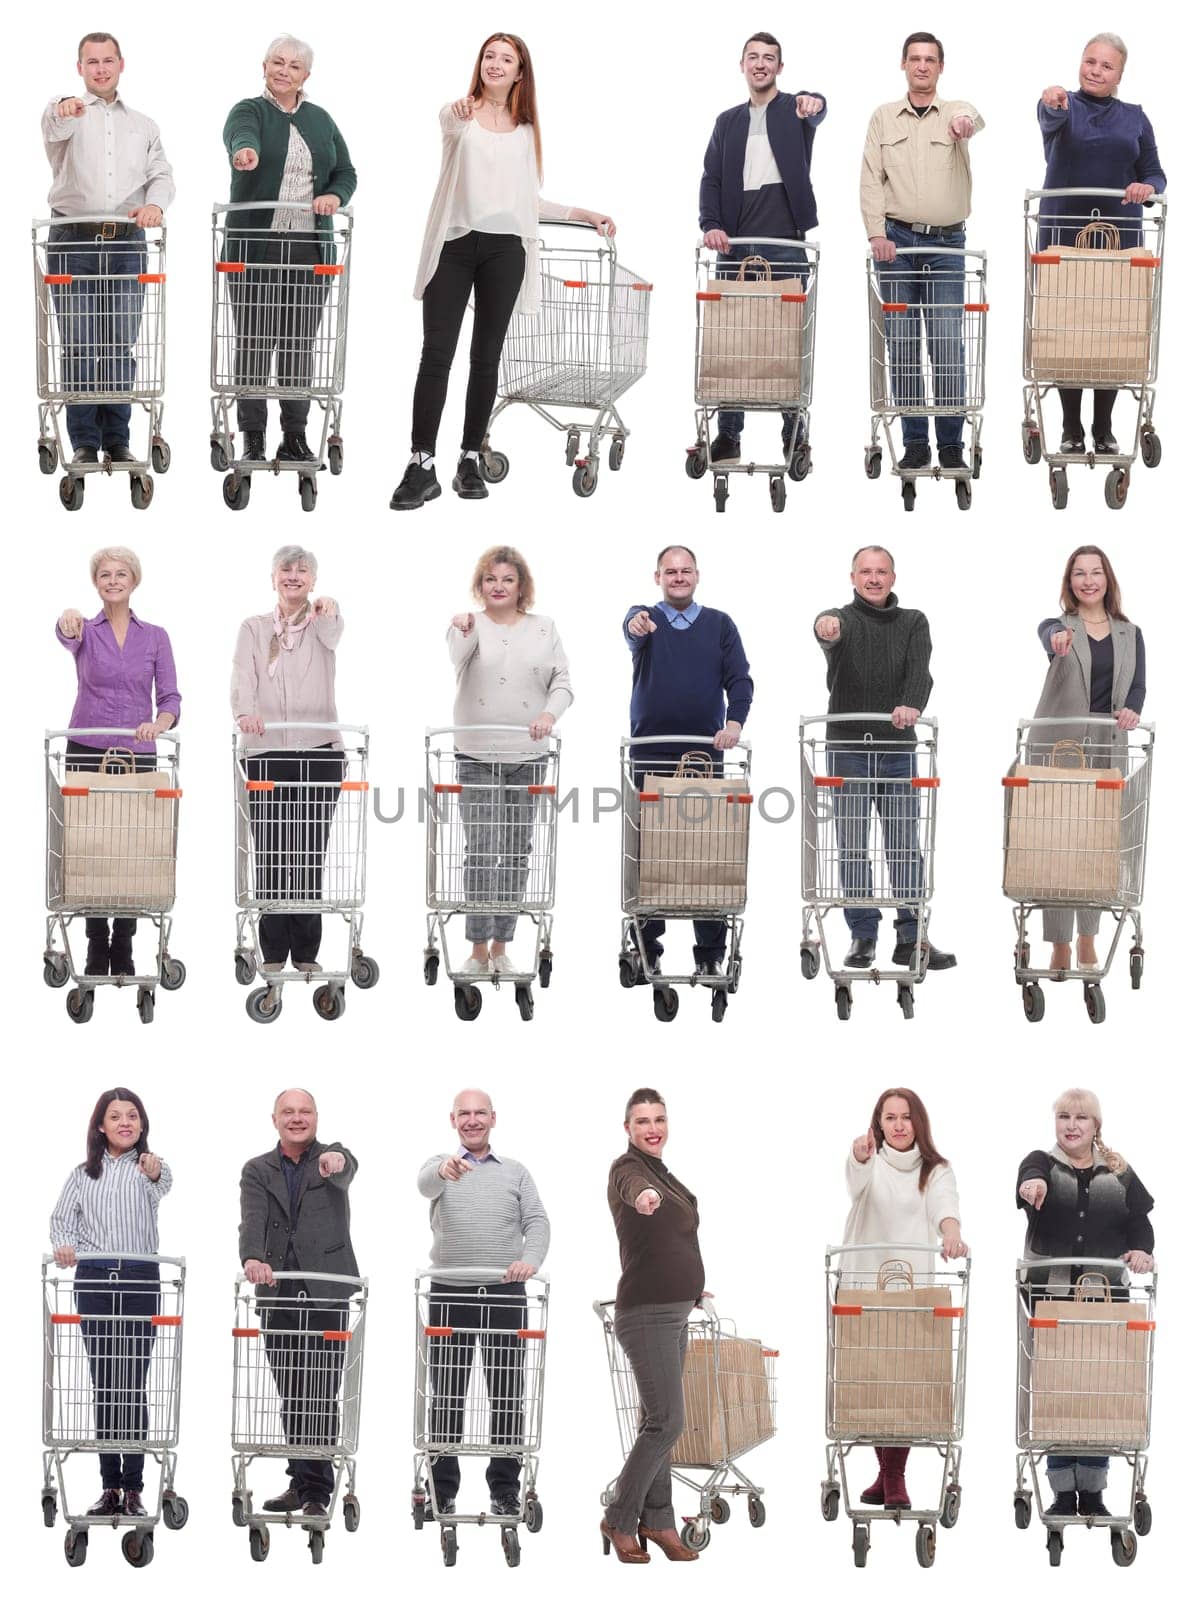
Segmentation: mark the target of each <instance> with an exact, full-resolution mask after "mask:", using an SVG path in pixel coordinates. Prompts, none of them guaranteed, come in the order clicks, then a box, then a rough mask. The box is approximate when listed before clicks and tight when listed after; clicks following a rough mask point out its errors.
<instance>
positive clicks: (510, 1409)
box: [428, 1283, 528, 1506]
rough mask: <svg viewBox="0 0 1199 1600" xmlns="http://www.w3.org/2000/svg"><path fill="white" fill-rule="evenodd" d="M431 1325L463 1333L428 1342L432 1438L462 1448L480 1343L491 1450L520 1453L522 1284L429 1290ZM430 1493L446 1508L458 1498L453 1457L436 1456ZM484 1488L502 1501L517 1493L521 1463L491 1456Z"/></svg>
mask: <svg viewBox="0 0 1199 1600" xmlns="http://www.w3.org/2000/svg"><path fill="white" fill-rule="evenodd" d="M429 1322H430V1326H431V1327H435V1328H437V1327H440V1328H455V1329H461V1330H462V1331H461V1332H456V1333H452V1334H450V1335H449V1336H448V1337H447V1336H446V1335H444V1334H442V1335H432V1336H430V1338H429V1344H428V1349H429V1390H430V1406H429V1425H428V1426H429V1438H430V1439H431V1440H434V1441H436V1442H437V1443H439V1444H461V1442H462V1427H463V1412H464V1410H465V1404H466V1391H467V1388H468V1386H469V1384H470V1374H471V1368H472V1367H473V1366H474V1360H475V1344H476V1341H477V1342H478V1347H479V1354H480V1358H481V1360H482V1362H483V1376H484V1377H485V1379H486V1380H487V1399H488V1410H489V1412H490V1417H491V1428H490V1442H491V1444H492V1445H506V1446H510V1447H515V1446H516V1445H518V1444H519V1442H520V1440H521V1439H522V1438H523V1436H524V1431H525V1429H524V1392H525V1366H524V1363H525V1352H524V1343H525V1342H524V1340H523V1339H518V1338H517V1337H516V1330H517V1329H519V1328H524V1327H526V1326H527V1324H528V1306H527V1304H526V1299H525V1286H524V1284H523V1283H492V1284H480V1285H473V1284H453V1283H431V1284H430V1285H429ZM431 1459H432V1464H433V1487H434V1489H435V1491H436V1497H437V1504H438V1505H439V1506H443V1505H444V1504H445V1502H446V1501H447V1500H453V1499H455V1498H456V1496H457V1494H458V1484H459V1481H460V1479H461V1472H460V1469H459V1464H458V1457H457V1456H456V1455H449V1456H436V1455H435V1456H432V1457H431ZM487 1487H488V1488H489V1489H490V1490H491V1493H492V1494H493V1495H494V1496H495V1497H497V1498H501V1497H504V1498H506V1497H507V1496H509V1495H517V1494H519V1493H520V1457H519V1456H517V1455H508V1456H492V1458H491V1460H490V1461H489V1462H488V1464H487Z"/></svg>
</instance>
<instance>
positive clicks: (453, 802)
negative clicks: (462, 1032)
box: [422, 723, 562, 1022]
mask: <svg viewBox="0 0 1199 1600" xmlns="http://www.w3.org/2000/svg"><path fill="white" fill-rule="evenodd" d="M561 750H562V741H561V740H560V739H559V738H558V737H557V736H556V735H555V734H547V735H546V736H545V737H544V738H541V739H531V738H530V737H529V729H528V725H527V724H526V725H523V726H515V725H511V724H507V723H496V724H486V725H484V724H479V725H475V726H469V727H460V728H454V727H449V728H429V729H428V730H427V731H426V733H425V792H424V796H423V799H422V803H423V805H424V808H425V822H426V831H425V841H426V858H425V905H426V907H427V910H428V915H427V917H426V921H425V949H424V972H425V982H426V983H427V984H428V985H429V986H430V987H432V985H434V984H435V983H436V982H437V974H438V970H439V968H440V967H441V964H442V962H443V961H444V963H445V970H446V977H447V978H448V979H449V980H450V982H451V983H452V985H453V989H454V1012H455V1014H456V1015H457V1017H458V1018H459V1020H460V1021H462V1022H474V1020H475V1019H476V1017H478V1015H479V1012H480V1011H481V1009H482V1006H483V995H482V992H481V989H480V985H481V984H485V983H490V984H491V985H492V986H493V988H494V989H495V990H496V991H497V992H498V990H499V988H500V985H501V984H505V983H507V984H511V985H512V993H513V998H514V999H515V1001H516V1004H517V1008H518V1010H519V1012H520V1016H521V1020H522V1022H529V1021H531V1020H532V1017H533V986H534V984H540V986H541V987H542V988H543V989H548V988H549V984H550V976H551V973H552V971H553V965H554V952H553V949H552V948H551V935H552V932H553V926H554V917H553V908H554V893H555V887H556V881H557V872H558V801H557V795H558V774H559V767H560V762H561ZM457 916H462V917H465V919H466V930H467V938H468V939H469V940H470V941H471V942H472V943H485V942H486V939H488V938H497V939H500V940H501V941H502V942H503V943H505V944H508V943H510V942H511V940H512V939H513V937H514V936H515V933H516V928H517V925H518V923H519V922H520V920H521V918H526V917H527V918H528V920H529V922H530V924H531V927H532V934H533V948H532V951H531V955H530V960H529V963H528V965H522V964H520V963H519V962H517V963H514V962H513V960H512V958H511V957H510V956H506V957H505V959H504V961H503V962H502V963H500V962H498V961H497V962H491V963H489V965H488V967H487V970H486V971H484V972H479V971H476V970H473V969H471V970H468V969H467V968H466V967H465V966H464V965H463V964H461V963H456V962H455V961H454V959H453V957H452V956H451V954H450V945H449V927H450V923H451V921H452V919H453V918H454V917H457ZM497 929H499V930H500V931H498V932H497V931H496V930H497ZM476 935H478V937H477V938H476Z"/></svg>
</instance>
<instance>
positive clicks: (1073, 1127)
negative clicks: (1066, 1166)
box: [1054, 1110, 1099, 1156]
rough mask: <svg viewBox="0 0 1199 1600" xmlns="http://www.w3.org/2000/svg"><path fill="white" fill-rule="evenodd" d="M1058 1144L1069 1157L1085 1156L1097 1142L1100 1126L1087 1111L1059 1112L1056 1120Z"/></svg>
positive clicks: (1055, 1127)
mask: <svg viewBox="0 0 1199 1600" xmlns="http://www.w3.org/2000/svg"><path fill="white" fill-rule="evenodd" d="M1054 1129H1055V1131H1056V1133H1057V1142H1058V1144H1059V1145H1060V1146H1061V1147H1062V1149H1063V1150H1064V1151H1065V1152H1066V1154H1067V1155H1068V1156H1085V1155H1086V1154H1088V1152H1089V1151H1090V1148H1091V1146H1092V1145H1093V1144H1094V1142H1095V1135H1096V1134H1097V1133H1098V1131H1099V1124H1098V1123H1097V1122H1096V1121H1095V1118H1094V1117H1092V1116H1088V1115H1087V1113H1086V1112H1085V1111H1071V1110H1065V1111H1059V1112H1058V1113H1057V1116H1056V1117H1055V1118H1054Z"/></svg>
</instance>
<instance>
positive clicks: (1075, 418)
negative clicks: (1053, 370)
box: [1058, 389, 1117, 434]
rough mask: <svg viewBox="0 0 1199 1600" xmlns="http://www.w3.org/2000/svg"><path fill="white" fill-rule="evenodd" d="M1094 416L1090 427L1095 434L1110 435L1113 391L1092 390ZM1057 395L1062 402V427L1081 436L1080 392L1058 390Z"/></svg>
mask: <svg viewBox="0 0 1199 1600" xmlns="http://www.w3.org/2000/svg"><path fill="white" fill-rule="evenodd" d="M1092 393H1093V394H1094V396H1095V400H1094V407H1095V410H1094V415H1093V419H1092V423H1091V426H1092V428H1093V429H1094V431H1095V432H1096V433H1110V432H1111V426H1112V412H1113V411H1114V410H1115V407H1116V394H1117V391H1116V390H1115V389H1094V390H1092ZM1058 394H1059V395H1060V396H1061V401H1062V426H1063V427H1064V428H1066V429H1067V430H1068V431H1069V432H1071V433H1074V434H1081V433H1082V431H1083V427H1082V390H1081V389H1059V390H1058Z"/></svg>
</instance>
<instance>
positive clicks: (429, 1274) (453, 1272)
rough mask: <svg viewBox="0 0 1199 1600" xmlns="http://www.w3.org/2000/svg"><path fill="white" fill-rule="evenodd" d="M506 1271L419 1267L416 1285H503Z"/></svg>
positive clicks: (538, 1275) (540, 1276)
mask: <svg viewBox="0 0 1199 1600" xmlns="http://www.w3.org/2000/svg"><path fill="white" fill-rule="evenodd" d="M505 1270H506V1269H505V1268H503V1267H434V1266H427V1267H418V1268H417V1269H416V1283H417V1287H418V1288H419V1287H420V1285H421V1283H423V1282H424V1280H425V1279H426V1278H428V1279H429V1280H430V1281H431V1282H434V1283H469V1284H472V1285H474V1284H493V1283H498V1284H502V1283H504V1282H506V1281H508V1280H506V1279H505V1277H504V1273H505ZM276 1276H278V1274H276ZM301 1276H302V1274H301ZM549 1281H550V1280H549V1277H548V1275H547V1274H546V1273H544V1272H534V1273H533V1274H532V1276H531V1277H528V1278H522V1279H521V1280H520V1282H522V1283H544V1284H548V1283H549Z"/></svg>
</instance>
